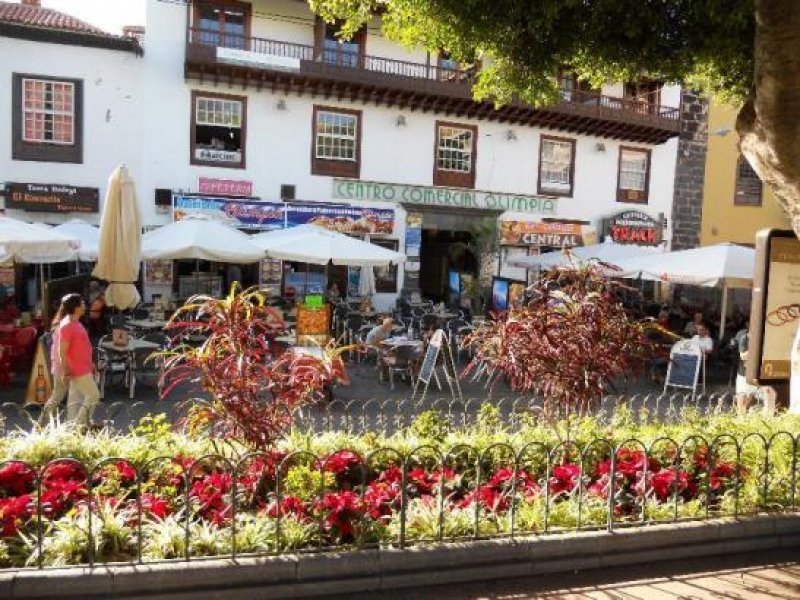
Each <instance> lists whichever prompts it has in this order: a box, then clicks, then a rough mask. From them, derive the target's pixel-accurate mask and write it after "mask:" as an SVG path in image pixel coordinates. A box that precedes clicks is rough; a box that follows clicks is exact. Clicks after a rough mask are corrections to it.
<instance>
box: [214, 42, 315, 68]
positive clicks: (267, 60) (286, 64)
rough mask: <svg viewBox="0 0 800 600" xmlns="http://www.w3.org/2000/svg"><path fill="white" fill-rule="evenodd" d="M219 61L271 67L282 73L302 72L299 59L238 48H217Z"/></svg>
mask: <svg viewBox="0 0 800 600" xmlns="http://www.w3.org/2000/svg"><path fill="white" fill-rule="evenodd" d="M217 60H220V61H223V62H229V63H238V64H244V65H255V66H259V67H269V68H270V69H279V70H282V71H299V70H300V59H299V58H294V57H291V56H276V55H274V54H262V53H260V52H251V51H249V50H239V49H238V48H224V47H222V46H217Z"/></svg>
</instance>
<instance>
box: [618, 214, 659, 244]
mask: <svg viewBox="0 0 800 600" xmlns="http://www.w3.org/2000/svg"><path fill="white" fill-rule="evenodd" d="M609 229H610V231H609V233H610V235H611V239H612V240H614V242H616V243H617V244H638V245H639V246H657V245H658V244H660V243H661V227H660V225H659V223H658V221H656V220H655V219H654V218H653V217H651V216H650V215H648V214H647V213H643V212H640V211H638V210H626V211H624V212H621V213H618V214H616V215H614V216H613V217H612V218H611V222H610V224H609Z"/></svg>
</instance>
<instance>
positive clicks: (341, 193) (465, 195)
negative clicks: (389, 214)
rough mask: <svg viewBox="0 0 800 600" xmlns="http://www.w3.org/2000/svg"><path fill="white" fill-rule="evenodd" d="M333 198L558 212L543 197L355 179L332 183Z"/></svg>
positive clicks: (555, 205)
mask: <svg viewBox="0 0 800 600" xmlns="http://www.w3.org/2000/svg"><path fill="white" fill-rule="evenodd" d="M333 197H334V199H336V200H366V201H371V202H397V203H404V204H413V205H418V206H445V207H452V208H467V209H469V208H473V209H484V210H498V211H507V210H508V211H515V212H523V213H531V214H541V215H552V214H555V213H556V212H557V210H558V200H556V199H555V198H545V197H543V196H523V195H520V194H507V193H503V192H481V191H477V190H465V189H459V188H444V187H430V186H421V185H406V184H402V183H378V182H375V181H361V180H358V179H334V180H333Z"/></svg>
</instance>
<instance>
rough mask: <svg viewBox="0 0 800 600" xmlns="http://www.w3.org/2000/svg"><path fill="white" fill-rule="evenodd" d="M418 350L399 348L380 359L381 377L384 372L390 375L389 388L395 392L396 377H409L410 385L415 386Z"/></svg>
mask: <svg viewBox="0 0 800 600" xmlns="http://www.w3.org/2000/svg"><path fill="white" fill-rule="evenodd" d="M416 362H417V349H416V348H415V347H414V346H405V345H404V346H397V347H396V348H392V349H391V350H389V351H388V352H386V353H385V354H382V355H381V357H380V367H381V375H382V374H383V371H384V370H386V372H387V373H388V375H389V388H390V389H391V390H394V377H395V375H399V376H403V377H407V378H408V381H409V384H411V385H414V378H415V376H416V374H415V370H416V369H415V367H416Z"/></svg>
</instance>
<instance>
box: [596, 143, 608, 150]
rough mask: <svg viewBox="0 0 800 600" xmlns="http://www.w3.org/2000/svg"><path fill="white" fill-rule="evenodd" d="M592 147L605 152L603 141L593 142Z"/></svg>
mask: <svg viewBox="0 0 800 600" xmlns="http://www.w3.org/2000/svg"><path fill="white" fill-rule="evenodd" d="M594 148H595V150H597V151H598V152H605V151H606V145H605V144H604V143H603V142H597V144H595V146H594Z"/></svg>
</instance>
